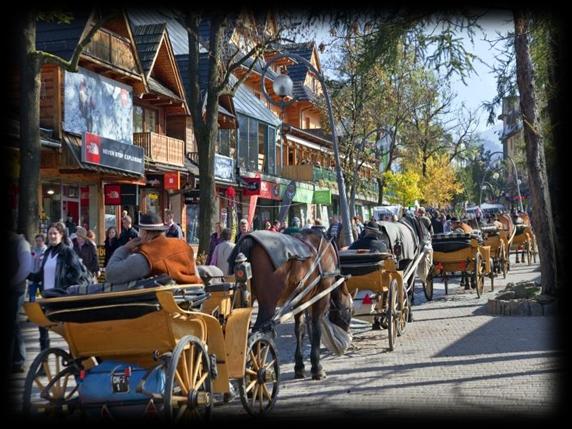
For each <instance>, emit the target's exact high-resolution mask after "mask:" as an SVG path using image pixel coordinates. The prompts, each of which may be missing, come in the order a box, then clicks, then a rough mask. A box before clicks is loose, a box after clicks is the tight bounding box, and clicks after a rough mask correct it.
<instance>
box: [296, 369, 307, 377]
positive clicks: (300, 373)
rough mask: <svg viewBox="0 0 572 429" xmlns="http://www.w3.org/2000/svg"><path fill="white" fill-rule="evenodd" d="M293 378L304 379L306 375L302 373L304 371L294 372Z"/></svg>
mask: <svg viewBox="0 0 572 429" xmlns="http://www.w3.org/2000/svg"><path fill="white" fill-rule="evenodd" d="M294 378H295V379H297V378H306V373H305V372H304V370H302V371H294Z"/></svg>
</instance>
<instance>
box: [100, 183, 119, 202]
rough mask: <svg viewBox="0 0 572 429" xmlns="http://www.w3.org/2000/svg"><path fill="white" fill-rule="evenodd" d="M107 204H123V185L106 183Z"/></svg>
mask: <svg viewBox="0 0 572 429" xmlns="http://www.w3.org/2000/svg"><path fill="white" fill-rule="evenodd" d="M103 192H104V194H105V205H106V206H118V205H120V204H121V185H104V191H103Z"/></svg>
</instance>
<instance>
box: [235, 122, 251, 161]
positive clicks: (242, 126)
mask: <svg viewBox="0 0 572 429" xmlns="http://www.w3.org/2000/svg"><path fill="white" fill-rule="evenodd" d="M237 118H238V166H239V167H240V168H243V169H246V165H247V161H248V118H247V117H246V116H242V115H237Z"/></svg>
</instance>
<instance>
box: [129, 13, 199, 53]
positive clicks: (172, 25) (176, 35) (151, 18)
mask: <svg viewBox="0 0 572 429" xmlns="http://www.w3.org/2000/svg"><path fill="white" fill-rule="evenodd" d="M127 15H128V16H129V20H130V21H131V23H132V24H133V25H147V24H163V23H166V24H167V32H168V33H169V39H171V44H172V45H173V51H174V52H175V55H183V54H188V53H189V36H188V34H187V30H186V29H185V27H183V26H182V25H181V24H180V23H179V22H178V21H177V20H176V18H175V16H174V14H173V12H172V11H169V10H157V9H130V10H128V11H127ZM199 40H202V39H199ZM207 40H208V38H207ZM202 51H205V50H204V48H203V47H202V45H201V52H202ZM205 52H206V51H205Z"/></svg>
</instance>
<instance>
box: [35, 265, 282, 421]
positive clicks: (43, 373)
mask: <svg viewBox="0 0 572 429" xmlns="http://www.w3.org/2000/svg"><path fill="white" fill-rule="evenodd" d="M244 267H246V268H248V267H247V266H246V265H245V266H244ZM244 267H239V268H242V272H241V274H242V275H244V276H246V273H245V272H246V271H247V270H245V269H244ZM237 277H238V275H237ZM246 277H247V276H246ZM152 280H153V279H152ZM238 280H241V281H238ZM92 286H97V285H92ZM133 286H134V287H132V288H129V289H128V290H122V291H113V290H111V291H104V292H101V293H93V294H86V295H70V296H62V297H55V298H47V299H40V300H37V301H36V302H34V303H27V304H25V309H26V312H27V314H28V317H29V318H30V320H31V321H32V322H34V323H36V324H37V325H39V326H42V327H45V328H48V329H49V330H51V331H53V332H56V333H57V334H59V335H61V336H62V337H64V339H65V340H66V342H67V344H68V346H69V352H68V351H65V350H63V349H60V348H50V349H48V350H45V351H42V352H41V353H40V354H39V355H38V356H37V357H36V359H35V360H34V361H33V363H32V365H31V367H30V369H29V372H28V375H27V377H26V382H25V391H24V412H25V413H26V414H28V415H35V414H38V413H46V414H62V413H67V412H74V411H80V412H81V413H83V414H88V415H91V414H94V413H95V414H96V415H99V416H104V417H105V416H107V417H110V418H115V417H121V416H126V415H128V416H139V417H141V416H151V415H164V416H167V417H169V418H170V419H172V420H175V421H180V420H185V419H188V418H193V417H208V416H209V415H210V414H211V410H212V407H213V404H214V402H215V399H214V398H215V397H214V396H213V395H215V394H220V396H221V398H226V399H229V397H230V396H229V392H230V390H231V387H230V381H234V382H237V383H238V387H239V394H240V399H241V401H242V404H243V406H244V408H245V409H246V410H247V411H248V413H250V414H254V415H256V414H264V413H267V412H268V411H270V409H272V407H273V405H274V403H275V401H276V397H277V394H278V387H279V384H278V383H279V364H278V356H277V353H276V349H275V346H274V343H273V340H272V336H271V335H270V334H268V333H261V332H258V333H250V329H249V328H250V319H251V314H252V311H253V309H252V307H251V306H249V305H248V293H247V281H246V279H245V278H243V279H238V278H237V282H235V283H232V282H222V281H215V282H211V284H207V285H205V284H188V285H181V284H178V285H174V284H166V285H163V284H161V283H160V282H159V279H155V281H151V282H150V281H149V280H145V281H143V282H138V283H137V284H135V285H133ZM107 288H108V289H109V287H107ZM225 395H226V396H225Z"/></svg>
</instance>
